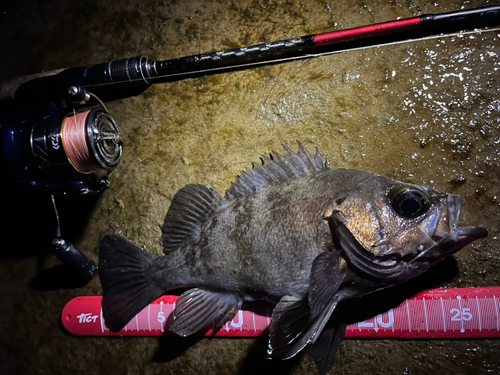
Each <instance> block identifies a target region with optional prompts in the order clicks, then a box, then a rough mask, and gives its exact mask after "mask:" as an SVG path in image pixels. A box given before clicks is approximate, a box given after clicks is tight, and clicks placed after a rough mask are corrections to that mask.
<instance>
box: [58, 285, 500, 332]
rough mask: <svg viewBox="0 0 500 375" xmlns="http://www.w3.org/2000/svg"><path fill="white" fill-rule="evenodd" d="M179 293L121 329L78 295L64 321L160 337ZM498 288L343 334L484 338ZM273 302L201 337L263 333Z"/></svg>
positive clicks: (438, 294)
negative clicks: (116, 328)
mask: <svg viewBox="0 0 500 375" xmlns="http://www.w3.org/2000/svg"><path fill="white" fill-rule="evenodd" d="M177 298H178V297H177V296H162V297H160V298H159V299H157V300H156V301H155V302H153V303H152V304H150V305H148V306H147V307H146V308H145V309H144V310H142V311H141V312H140V313H139V314H137V316H136V317H135V318H133V319H132V320H131V321H130V322H129V323H128V324H127V325H126V326H125V328H124V329H123V330H121V331H120V332H116V333H115V332H111V331H110V330H109V329H108V328H107V327H106V325H105V324H104V319H103V317H102V310H101V300H102V297H97V296H94V297H77V298H74V299H72V300H71V301H69V302H68V303H67V305H66V306H65V307H64V310H63V312H62V316H61V319H62V323H63V325H64V327H65V328H66V329H67V330H68V331H69V332H71V333H73V334H75V335H79V336H163V335H174V333H172V332H170V331H169V330H168V327H169V326H170V324H171V321H172V311H173V309H174V307H175V303H176V301H177ZM499 299H500V287H491V288H462V289H433V290H428V291H425V292H422V293H420V294H418V295H416V296H415V297H413V298H410V299H407V300H405V301H404V302H403V303H402V304H401V305H399V306H398V307H396V308H394V309H391V310H389V311H387V312H385V313H383V314H380V315H377V316H376V317H374V318H371V319H368V320H365V321H363V322H359V323H355V324H351V325H349V326H347V332H346V337H360V338H362V337H365V338H403V339H411V338H426V339H427V338H429V339H430V338H440V339H445V338H485V337H500V319H499V316H500V310H499V309H500V301H499ZM273 308H274V306H273V305H272V304H269V303H266V302H246V303H244V304H243V307H242V309H241V310H240V311H238V313H237V314H236V316H235V317H234V319H233V320H232V321H230V322H227V323H226V325H225V326H224V327H223V328H222V329H221V330H220V331H218V332H217V333H215V335H214V334H213V333H214V331H213V329H214V327H215V326H216V324H217V322H214V323H212V325H211V326H209V327H207V328H206V329H205V330H202V331H201V332H200V335H203V336H215V337H256V336H263V335H267V334H268V331H267V327H268V326H269V323H270V322H271V313H272V309H273Z"/></svg>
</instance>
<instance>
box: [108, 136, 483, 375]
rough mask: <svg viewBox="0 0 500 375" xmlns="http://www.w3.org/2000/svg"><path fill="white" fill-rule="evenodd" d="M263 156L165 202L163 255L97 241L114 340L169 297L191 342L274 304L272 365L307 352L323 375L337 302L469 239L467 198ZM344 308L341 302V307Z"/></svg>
mask: <svg viewBox="0 0 500 375" xmlns="http://www.w3.org/2000/svg"><path fill="white" fill-rule="evenodd" d="M283 149H284V151H283V153H282V154H280V153H278V152H276V151H272V155H270V156H269V157H268V156H265V155H262V159H261V163H258V162H255V163H253V168H252V169H250V168H248V167H247V168H246V170H244V171H242V172H241V173H240V175H239V176H237V177H236V179H235V182H234V183H232V184H231V186H230V188H229V189H228V190H227V191H226V193H225V195H224V196H222V195H221V194H219V193H218V192H217V191H216V190H214V189H213V188H208V187H206V186H204V185H200V184H189V185H187V186H185V187H183V188H182V189H180V190H179V191H178V192H177V193H176V194H175V196H174V198H173V199H172V202H171V205H170V207H169V209H168V211H167V214H166V217H165V221H164V224H163V228H162V242H163V245H164V253H165V255H164V256H157V255H154V254H151V253H149V252H147V251H144V250H142V249H140V248H138V247H137V246H135V245H134V244H132V243H131V242H129V241H127V240H126V239H124V238H122V237H119V236H117V235H106V236H104V237H103V239H102V241H101V245H100V250H99V266H98V267H99V277H100V280H101V284H102V288H103V299H102V313H103V317H104V321H105V324H106V326H107V327H108V328H109V329H110V330H111V331H115V332H116V331H119V330H121V329H122V328H123V327H124V326H125V325H126V324H127V323H128V322H129V321H130V320H131V319H132V318H133V317H134V316H135V315H136V314H138V313H139V312H140V311H141V310H142V309H143V308H145V307H146V306H147V305H148V304H149V303H151V302H153V301H154V300H156V299H157V298H158V297H160V296H161V295H163V294H164V293H166V292H167V291H169V290H172V289H176V288H187V290H186V291H185V292H184V293H182V294H181V295H180V297H179V299H178V301H177V304H176V306H175V309H174V311H173V322H172V325H171V327H170V330H171V331H173V332H175V333H176V334H178V335H180V336H189V335H192V334H194V333H196V332H197V331H199V330H200V329H202V328H204V327H206V326H207V325H209V324H211V323H212V322H213V321H215V320H216V319H218V322H219V323H218V325H217V330H218V329H221V328H222V327H223V326H224V324H225V323H226V322H228V321H230V320H231V319H232V318H233V317H234V315H235V314H236V313H237V311H238V310H239V308H240V307H241V305H242V303H243V302H244V301H256V300H267V301H270V302H272V303H274V304H276V306H275V307H274V310H273V312H272V319H271V323H270V326H269V344H268V349H267V357H268V358H270V359H283V360H284V359H289V358H291V357H293V356H295V355H296V354H297V353H299V352H301V351H302V350H303V349H304V348H305V347H307V348H308V350H309V353H310V355H311V357H312V358H313V360H314V362H315V363H316V365H317V368H318V371H319V373H320V374H326V373H327V372H328V371H329V370H330V369H331V368H332V367H333V365H334V364H335V361H336V358H337V352H338V351H339V348H340V346H341V342H342V340H343V338H344V335H345V329H346V324H345V323H342V322H336V323H335V324H328V323H329V321H330V320H331V319H330V318H331V317H332V315H334V314H337V313H338V312H339V311H338V310H339V304H340V303H341V302H342V301H347V300H352V299H355V298H359V297H361V296H364V295H367V294H370V293H373V292H375V291H378V290H381V289H384V288H388V287H391V286H395V285H398V284H401V283H404V282H406V281H407V280H409V279H411V278H414V277H416V276H419V275H421V274H423V273H424V272H426V271H427V270H428V269H429V268H430V267H431V266H432V265H434V264H436V263H438V262H440V261H442V260H443V259H445V258H446V257H448V256H450V255H452V254H454V253H455V252H457V251H458V250H460V249H462V248H463V247H464V246H466V245H467V244H469V243H471V242H472V241H474V240H477V239H479V238H482V237H485V236H487V234H488V232H487V230H486V229H485V228H484V227H482V226H477V227H473V226H472V227H461V226H459V216H460V211H461V207H462V199H461V197H460V196H458V195H453V194H446V193H440V192H437V191H434V190H432V189H429V188H426V187H422V186H417V185H414V184H410V183H406V182H399V181H395V180H392V179H389V178H385V177H383V176H379V175H376V174H373V173H369V172H365V171H361V170H355V169H343V168H330V161H329V158H328V157H326V159H325V158H324V157H323V155H322V153H321V152H320V150H319V148H318V147H316V153H315V155H314V156H312V154H311V153H310V152H309V151H308V150H307V148H306V147H305V146H304V145H303V144H302V143H300V142H298V151H297V153H295V152H294V151H292V150H291V149H290V148H289V147H288V146H286V145H283ZM340 305H342V304H340Z"/></svg>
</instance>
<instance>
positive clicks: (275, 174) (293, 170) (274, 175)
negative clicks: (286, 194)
mask: <svg viewBox="0 0 500 375" xmlns="http://www.w3.org/2000/svg"><path fill="white" fill-rule="evenodd" d="M297 143H298V144H299V151H297V153H294V152H293V151H292V150H291V149H290V148H289V147H288V146H285V145H283V149H284V152H283V155H280V154H279V153H278V152H276V151H274V150H273V151H272V152H273V157H272V158H269V157H267V156H264V155H262V159H263V163H262V164H259V163H256V162H254V163H253V169H249V168H247V169H246V171H242V172H241V174H240V176H237V177H236V181H235V182H234V183H232V184H231V187H230V188H229V190H228V191H227V192H226V196H225V199H236V198H241V197H244V196H246V195H250V194H252V193H255V192H256V191H259V190H262V189H265V188H267V187H269V186H272V185H274V184H275V183H278V182H281V181H285V180H290V179H293V178H297V177H301V176H304V175H306V174H311V173H317V172H321V171H324V170H327V169H330V162H329V160H328V157H327V158H326V161H325V159H324V158H323V155H322V154H321V152H320V151H319V148H318V147H316V155H314V157H313V156H312V155H311V154H310V153H309V151H307V148H305V146H304V145H303V144H302V143H300V142H299V141H297Z"/></svg>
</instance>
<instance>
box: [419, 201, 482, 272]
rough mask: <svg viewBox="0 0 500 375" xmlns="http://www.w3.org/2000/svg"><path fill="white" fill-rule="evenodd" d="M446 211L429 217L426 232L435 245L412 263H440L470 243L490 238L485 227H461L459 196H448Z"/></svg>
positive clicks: (439, 211) (442, 210)
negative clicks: (459, 223) (459, 224)
mask: <svg viewBox="0 0 500 375" xmlns="http://www.w3.org/2000/svg"><path fill="white" fill-rule="evenodd" d="M444 206H445V207H444V209H441V210H438V211H437V212H435V213H434V214H432V215H430V216H429V219H428V221H427V226H426V231H427V234H428V236H429V237H430V238H431V239H432V242H433V244H432V245H431V246H429V247H428V248H427V249H425V250H423V251H421V252H420V253H419V254H417V255H415V256H414V257H413V258H412V259H411V260H410V263H413V262H428V263H430V264H434V263H438V262H440V261H442V260H443V259H444V258H446V257H448V256H450V255H452V254H454V253H456V252H457V251H458V250H460V249H462V248H463V247H465V246H467V245H468V244H469V243H471V242H473V241H475V240H477V239H479V238H483V237H486V236H488V230H487V229H486V228H484V227H481V226H479V227H460V226H458V222H459V220H460V211H461V209H462V198H461V197H460V196H458V195H448V197H447V200H446V203H445V204H444Z"/></svg>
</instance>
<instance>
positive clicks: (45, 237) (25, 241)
mask: <svg viewBox="0 0 500 375" xmlns="http://www.w3.org/2000/svg"><path fill="white" fill-rule="evenodd" d="M0 130H1V129H0ZM0 144H1V145H3V139H1V142H0ZM9 157H12V156H11V155H6V154H5V152H4V149H3V147H1V146H0V172H1V173H2V183H1V184H0V194H1V196H2V197H3V199H2V203H1V204H0V207H1V211H2V213H3V223H2V226H0V228H1V229H0V234H1V236H2V240H3V245H2V248H1V249H0V261H2V260H18V259H25V258H30V257H37V274H36V276H35V278H34V279H33V280H32V281H31V282H30V284H29V286H30V288H32V289H34V290H39V291H47V290H56V289H65V288H78V287H81V286H84V285H85V284H87V282H88V281H89V280H90V279H82V278H81V277H78V275H77V274H76V273H75V272H74V270H73V269H72V268H71V267H68V266H63V265H62V264H61V265H60V266H56V267H54V268H52V269H46V268H45V263H46V260H47V258H49V257H50V256H53V251H52V249H51V242H52V240H53V239H54V237H55V236H56V227H57V221H56V215H55V212H54V209H53V207H52V202H51V198H50V195H49V194H42V193H39V192H37V191H36V190H34V189H32V188H30V187H27V186H24V185H22V184H21V183H20V182H18V180H17V178H16V176H15V175H14V174H13V173H12V171H11V170H10V168H9V167H8V165H7V163H6V158H9ZM98 199H99V196H98V195H93V196H84V197H76V196H73V197H70V196H56V198H55V200H56V205H57V209H58V211H59V218H60V222H61V235H62V237H63V238H64V239H65V240H66V241H69V242H71V243H73V244H74V243H77V242H78V241H79V239H80V236H81V233H82V229H83V228H84V226H85V225H86V223H87V221H88V218H89V216H90V214H91V213H92V211H93V209H94V207H95V204H96V202H97V200H98Z"/></svg>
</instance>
